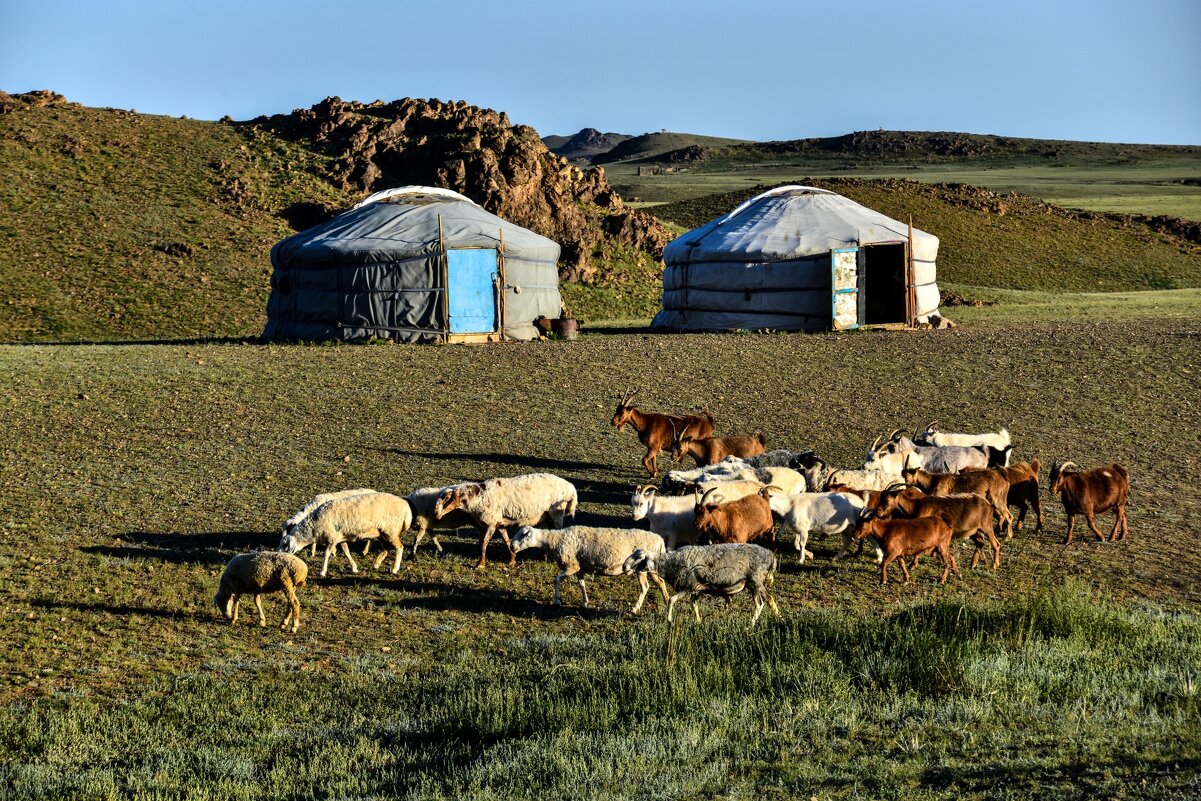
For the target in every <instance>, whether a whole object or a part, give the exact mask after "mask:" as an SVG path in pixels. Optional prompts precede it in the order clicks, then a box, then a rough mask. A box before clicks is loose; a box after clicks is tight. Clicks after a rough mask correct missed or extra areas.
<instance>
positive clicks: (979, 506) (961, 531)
mask: <svg viewBox="0 0 1201 801" xmlns="http://www.w3.org/2000/svg"><path fill="white" fill-rule="evenodd" d="M994 514H996V509H995V508H994V507H993V505H992V504H991V503H989V502H988V499H987V498H984V497H982V496H980V495H968V494H961V495H948V496H945V497H939V496H934V495H923V494H922V491H921V490H919V489H918V488H917V487H906V488H905V489H901V490H891V491H889V492H887V493H885V495H884V500H883V502H882V503H881V505H880V508H879V510H878V511H877V512H876V513H875V516H879V517H884V518H888V517H898V518H915V517H941V518H943V519H944V520H946V521H947V522H948V523H950V524H951V528H952V529H953V531H954V537H955V539H971V540H972V542H973V543H974V544H975V545H976V550H975V551H974V552H973V553H972V567H975V566H976V565H977V564H979V563H980V554H981V552H982V551H983V548H984V545H985V544H986V543H987V544H988V545H989V546H990V547H991V548H992V553H993V561H992V567H993V570H998V569H999V568H1000V566H1001V543H999V542H997V535H996V531H995V528H994V525H993V515H994ZM864 517H867V518H870V517H872V515H871V514H870V513H869V514H865V515H864Z"/></svg>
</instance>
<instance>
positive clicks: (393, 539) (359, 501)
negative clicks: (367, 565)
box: [283, 492, 413, 578]
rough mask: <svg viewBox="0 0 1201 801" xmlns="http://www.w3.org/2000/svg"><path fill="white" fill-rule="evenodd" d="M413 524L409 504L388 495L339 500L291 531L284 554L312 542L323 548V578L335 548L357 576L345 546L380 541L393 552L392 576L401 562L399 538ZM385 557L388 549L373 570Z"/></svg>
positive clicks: (328, 502) (314, 513)
mask: <svg viewBox="0 0 1201 801" xmlns="http://www.w3.org/2000/svg"><path fill="white" fill-rule="evenodd" d="M412 523H413V512H412V510H411V509H409V504H408V502H407V501H405V499H404V498H398V497H397V496H395V495H391V494H389V493H387V492H376V493H373V494H371V495H355V496H353V497H350V498H340V499H338V500H333V501H327V502H325V503H323V504H321V506H319V507H317V510H316V511H315V512H313V513H312V514H311V515H309V516H308V517H306V518H305V519H304V520H302V521H301V522H300V523H299V524H297V525H296V526H295V527H293V529H292V533H291V534H289V535H288V536H287V537H285V538H284V547H283V550H285V551H287V552H288V553H296V552H297V551H299V550H300V549H302V548H304V547H305V546H306V545H308V544H309V543H312V542H316V543H318V544H319V545H322V546H324V547H325V561H324V562H323V563H322V565H321V577H322V578H324V577H325V574H326V573H327V572H329V557H330V555H331V554H333V552H334V548H335V547H341V549H342V554H343V555H344V556H345V557H346V561H347V562H349V563H350V571H351V572H352V573H358V572H359V566H358V565H356V564H355V561H354V559H353V558H352V557H351V555H350V548H349V547H348V546H347V542H350V541H354V540H371V539H379V540H380V541H381V542H384V543H387V544H388V545H389V546H390V547H391V548H392V549H393V550H395V551H396V559H395V561H394V563H393V565H392V572H393V573H396V572H397V571H399V570H400V563H401V561H402V560H403V558H404V545H403V543H402V542H401V539H400V535H401V534H403V533H404V532H405V531H408V530H409V526H411V525H412ZM387 554H388V551H387V549H384V550H383V551H380V554H379V556H377V557H376V558H375V563H374V565H373V567H375V568H378V567H379V566H380V563H381V562H383V561H384V557H385V556H387Z"/></svg>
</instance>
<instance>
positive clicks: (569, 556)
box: [513, 526, 667, 615]
mask: <svg viewBox="0 0 1201 801" xmlns="http://www.w3.org/2000/svg"><path fill="white" fill-rule="evenodd" d="M526 548H540V549H541V550H542V552H543V553H545V554H547V555H548V556H550V557H551V558H552V559H554V560H555V564H557V565H558V566H559V571H560V572H559V574H558V575H556V576H555V601H554V603H555V606H558V605H559V604H560V603H561V602H562V601H561V598H560V595H559V582H560V581H561V580H562V579H563V578H564V577H566V576H574V577H575V580H576V581H578V582H579V584H580V594H581V595H583V596H584V608H585V609H587V608H588V588H587V587H586V586H585V585H584V579H583V576H584V575H592V576H620V575H622V574H623V573H624V572H625V571H624V566H625V562H626V560H627V559H628V558H629V557H630V554H632V553H634V551H638V550H641V551H643V552H645V553H651V554H661V553H663V551H664V550H665V549H664V546H663V538H662V537H660V536H659V535H658V534H654V533H652V532H649V531H641V530H639V529H632V528H594V527H592V526H571V527H570V528H564V529H558V530H553V529H551V530H548V529H541V528H534V527H532V526H522V527H521V528H520V529H518V531H517V536H515V537H514V538H513V552H514V553H517V552H520V551H524V550H525V549H526ZM654 580H655V584H656V585H658V587H659V591H660V592H662V593H663V600H664V601H666V600H667V587H666V585H664V583H663V579H661V578H659V577H658V576H655V577H654ZM638 585H639V587H640V588H641V590H642V591H641V592H640V593H639V594H638V600H637V601H636V602H635V603H634V608H633V609H631V610H630V612H631V613H632V614H635V615H636V614H638V612H639V610H641V609H642V602H643V601H645V600H646V593H647V590H648V589H649V587H650V585H649V583H648V582H647V573H646V571H640V572H639V573H638Z"/></svg>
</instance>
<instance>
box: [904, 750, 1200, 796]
mask: <svg viewBox="0 0 1201 801" xmlns="http://www.w3.org/2000/svg"><path fill="white" fill-rule="evenodd" d="M1115 773H1116V774H1118V775H1122V774H1125V775H1128V776H1129V777H1131V778H1134V779H1139V780H1143V781H1144V790H1146V791H1149V792H1148V794H1147V796H1146V797H1155V789H1154V788H1155V785H1150V786H1148V784H1149V782H1147V781H1146V780H1147V779H1153V778H1155V777H1160V778H1169V777H1179V776H1188V775H1190V774H1191V775H1194V776H1195V775H1197V774H1199V773H1201V759H1188V758H1180V757H1178V756H1166V757H1159V758H1155V757H1146V756H1138V757H1135V756H1124V757H1115V758H1111V759H1101V760H1098V759H1090V761H1088V762H1067V761H1065V762H1064V763H1062V764H1058V765H1048V764H1035V765H1030V766H1022V767H1018V766H1017V765H1014V764H1013V763H1010V764H1008V765H1004V766H997V765H986V766H981V767H954V768H949V767H943V766H938V767H932V768H927V769H926V770H925V771H924V772H923V773H922V778H921V784H922V786H925V787H936V788H951V787H954V788H955V789H956V790H960V791H962V790H969V791H970V790H983V791H985V792H989V791H994V790H995V789H996V788H997V787H998V786H1002V787H1005V788H1006V789H1007V791H1008V792H1011V793H1013V792H1020V791H1022V790H1029V791H1031V792H1032V793H1033V792H1037V791H1038V790H1040V789H1042V788H1044V787H1046V786H1047V783H1048V782H1049V781H1050V782H1055V783H1059V782H1062V781H1063V780H1064V779H1066V778H1069V777H1070V778H1071V779H1072V782H1073V784H1075V785H1076V789H1077V790H1078V791H1079V797H1083V798H1088V797H1095V796H1093V793H1099V794H1100V795H1101V796H1106V795H1108V793H1105V792H1103V787H1104V786H1105V785H1109V784H1110V783H1112V782H1113V781H1114V778H1115V776H1114V774H1115ZM1094 782H1095V783H1096V784H1098V785H1101V786H1092V785H1094ZM1156 784H1158V782H1156ZM1160 789H1166V788H1160ZM1193 789H1195V788H1193ZM1139 797H1143V796H1142V794H1141V793H1140V794H1139ZM1160 797H1166V798H1176V797H1179V798H1185V797H1189V796H1186V795H1181V796H1175V795H1167V796H1160Z"/></svg>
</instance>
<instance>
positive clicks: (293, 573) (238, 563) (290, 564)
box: [213, 551, 309, 633]
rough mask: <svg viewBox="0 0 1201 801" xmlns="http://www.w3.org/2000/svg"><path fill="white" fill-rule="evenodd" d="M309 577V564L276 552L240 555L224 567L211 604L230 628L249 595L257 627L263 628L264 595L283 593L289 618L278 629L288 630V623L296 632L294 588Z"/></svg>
mask: <svg viewBox="0 0 1201 801" xmlns="http://www.w3.org/2000/svg"><path fill="white" fill-rule="evenodd" d="M308 577H309V567H308V565H306V564H305V563H304V561H303V560H302V559H300V557H297V556H293V555H292V554H287V553H280V552H278V551H257V552H255V553H241V554H238V555H237V556H235V557H234V558H233V559H230V560H229V564H227V565H226V566H225V572H223V573H222V574H221V581H220V583H219V584H218V585H217V594H216V595H214V596H213V604H214V605H215V606H216V607H217V608H218V609H220V610H221V614H222V615H224V616H225V617H226V619H228V620H229V622H230V625H233V624H234V623H237V622H238V607H239V606H240V605H241V603H242V596H243V595H246V594H247V593H249V594H250V595H252V596H253V597H254V606H255V608H256V609H258V611H259V625H260V626H266V625H267V616H266V615H265V614H264V613H263V595H265V594H266V593H269V592H282V593H284V594H285V595H286V596H288V616H287V617H285V618H284V622H283V625H281V626H280V628H281V629H287V628H288V624H289V623H290V624H291V625H292V632H293V633H295V632H296V630H297V629H299V628H300V601H299V600H297V598H296V588H297V587H300V586H302V585H303V584H304V582H305V581H306V580H307V579H308Z"/></svg>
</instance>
